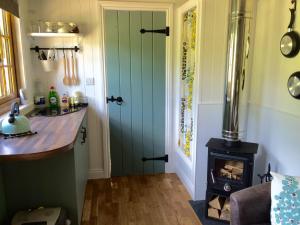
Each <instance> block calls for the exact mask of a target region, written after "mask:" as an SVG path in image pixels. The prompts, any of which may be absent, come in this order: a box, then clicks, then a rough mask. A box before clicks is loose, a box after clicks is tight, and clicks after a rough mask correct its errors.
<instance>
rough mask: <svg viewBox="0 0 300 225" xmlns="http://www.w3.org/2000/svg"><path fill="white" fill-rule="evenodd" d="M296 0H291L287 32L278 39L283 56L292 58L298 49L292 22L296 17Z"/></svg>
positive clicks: (299, 44)
mask: <svg viewBox="0 0 300 225" xmlns="http://www.w3.org/2000/svg"><path fill="white" fill-rule="evenodd" d="M296 9H297V2H296V0H291V7H290V12H291V19H290V23H289V26H288V32H287V33H285V34H284V35H283V36H282V38H281V40H280V51H281V53H282V55H283V56H285V57H287V58H292V57H294V56H296V55H297V54H298V52H299V49H300V40H299V35H298V33H297V32H295V31H294V24H295V18H296Z"/></svg>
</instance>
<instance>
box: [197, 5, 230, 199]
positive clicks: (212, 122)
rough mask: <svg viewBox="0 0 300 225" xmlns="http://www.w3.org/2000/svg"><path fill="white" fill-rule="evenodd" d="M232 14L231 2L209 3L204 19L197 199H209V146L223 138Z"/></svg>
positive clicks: (198, 130) (198, 128) (198, 127)
mask: <svg viewBox="0 0 300 225" xmlns="http://www.w3.org/2000/svg"><path fill="white" fill-rule="evenodd" d="M228 13H229V4H228V1H227V0H206V1H205V15H202V16H203V18H202V19H203V20H204V21H205V22H204V32H203V33H204V34H203V38H202V43H201V44H202V50H201V68H200V96H199V100H200V101H199V106H198V126H197V132H198V135H197V155H196V171H195V181H194V182H195V190H194V198H195V199H204V198H205V191H206V171H207V148H206V146H205V145H206V143H207V142H208V140H209V139H210V138H211V137H220V136H221V125H222V112H223V104H222V102H223V96H224V94H223V91H224V79H225V62H226V48H227V45H226V44H227V27H228Z"/></svg>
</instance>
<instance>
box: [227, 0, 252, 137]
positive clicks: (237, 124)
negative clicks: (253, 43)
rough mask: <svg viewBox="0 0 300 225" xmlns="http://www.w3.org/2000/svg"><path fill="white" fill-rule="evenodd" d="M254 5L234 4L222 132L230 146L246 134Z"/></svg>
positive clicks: (246, 0) (248, 1) (247, 1)
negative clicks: (230, 143)
mask: <svg viewBox="0 0 300 225" xmlns="http://www.w3.org/2000/svg"><path fill="white" fill-rule="evenodd" d="M255 2H256V0H231V11H230V17H229V26H228V46H227V59H226V77H225V97H224V114H223V132H222V134H223V137H224V138H225V139H226V140H227V141H229V142H237V141H239V140H241V139H243V137H244V136H245V131H246V122H247V111H248V107H247V105H248V92H249V91H248V86H249V82H250V79H249V71H248V64H249V49H250V37H251V29H252V23H253V13H254V9H255Z"/></svg>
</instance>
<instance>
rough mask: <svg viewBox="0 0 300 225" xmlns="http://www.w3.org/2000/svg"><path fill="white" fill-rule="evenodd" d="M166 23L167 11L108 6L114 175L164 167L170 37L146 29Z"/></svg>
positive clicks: (148, 172)
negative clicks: (118, 101) (119, 102)
mask: <svg viewBox="0 0 300 225" xmlns="http://www.w3.org/2000/svg"><path fill="white" fill-rule="evenodd" d="M165 26H166V20H165V13H163V12H137V11H132V12H129V11H113V10H108V11H105V50H106V68H107V71H106V72H107V77H108V89H109V90H108V96H114V97H118V96H121V97H122V98H123V100H124V102H123V104H122V105H121V106H119V105H117V104H116V103H109V115H110V123H109V124H110V150H111V163H112V176H122V175H134V174H135V175H137V174H153V173H162V172H164V167H165V162H163V161H151V160H150V161H146V162H143V161H142V158H143V157H147V158H153V157H161V156H164V155H165V148H164V142H165V73H166V71H165V55H166V52H165V42H166V37H165V36H164V35H163V34H156V33H145V34H141V33H140V30H141V28H144V29H147V30H152V29H162V28H164V27H165Z"/></svg>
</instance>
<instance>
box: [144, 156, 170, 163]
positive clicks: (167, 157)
mask: <svg viewBox="0 0 300 225" xmlns="http://www.w3.org/2000/svg"><path fill="white" fill-rule="evenodd" d="M150 160H155V161H165V162H169V156H168V155H165V156H162V157H154V158H146V157H143V158H142V161H143V162H145V161H150Z"/></svg>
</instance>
